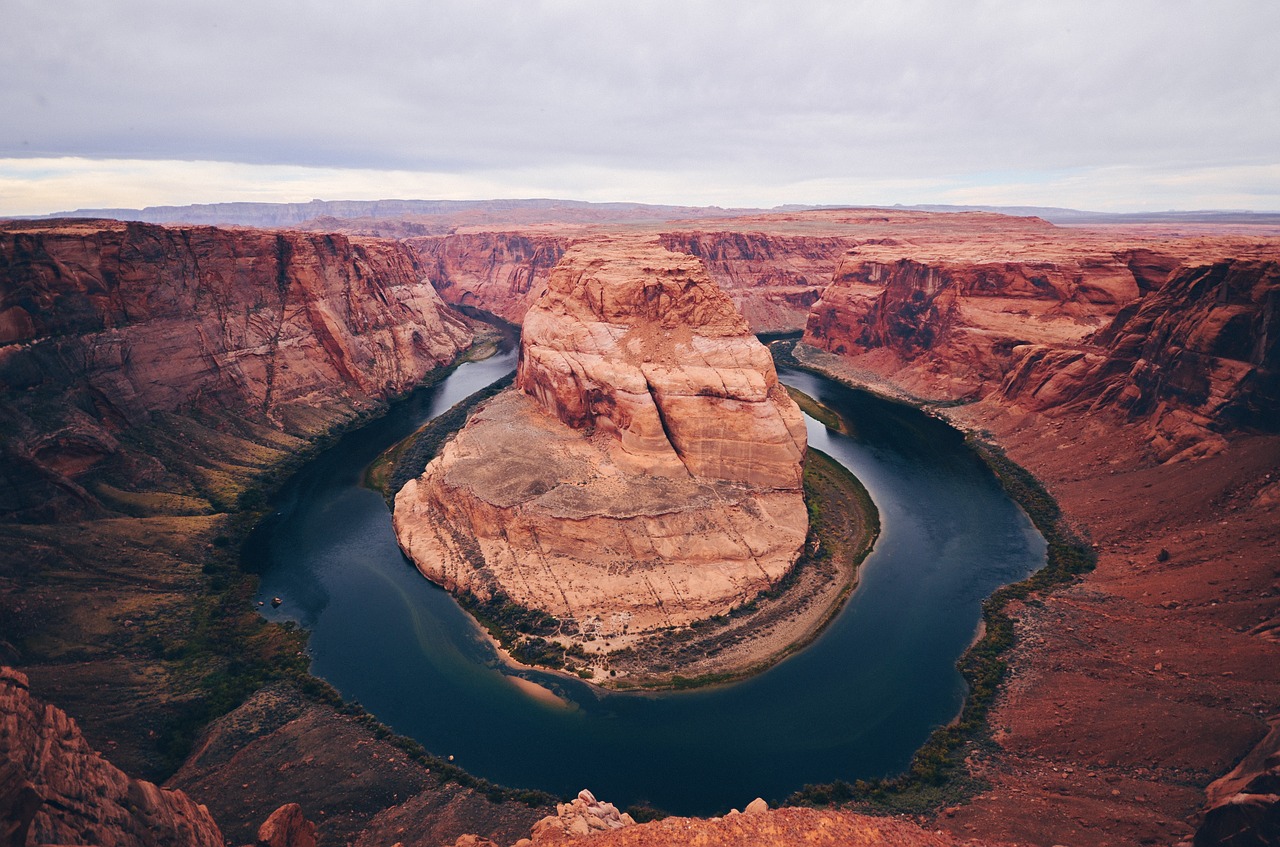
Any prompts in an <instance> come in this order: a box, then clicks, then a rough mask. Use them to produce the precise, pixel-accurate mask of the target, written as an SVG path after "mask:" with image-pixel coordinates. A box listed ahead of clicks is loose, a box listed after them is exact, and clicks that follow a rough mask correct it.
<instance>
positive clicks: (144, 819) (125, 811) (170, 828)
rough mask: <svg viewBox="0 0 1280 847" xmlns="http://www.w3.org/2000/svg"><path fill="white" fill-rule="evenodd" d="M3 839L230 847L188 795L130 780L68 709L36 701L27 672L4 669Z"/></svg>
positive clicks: (0, 745) (0, 740)
mask: <svg viewBox="0 0 1280 847" xmlns="http://www.w3.org/2000/svg"><path fill="white" fill-rule="evenodd" d="M0 834H2V835H4V836H6V838H5V839H4V843H5V844H6V845H8V844H13V845H25V844H28V843H31V844H112V845H118V847H146V845H162V844H184V845H192V847H222V845H223V843H224V842H223V840H222V833H221V832H219V831H218V826H217V824H215V823H214V821H213V818H212V817H211V816H210V815H209V810H208V809H206V808H205V807H204V806H201V805H197V804H196V803H195V802H193V801H192V800H191V799H190V798H189V797H188V796H187V795H186V794H184V793H182V792H181V791H168V790H165V789H162V788H158V787H157V786H155V785H153V784H152V783H150V782H146V781H143V780H137V779H131V778H129V777H128V776H126V775H125V774H124V773H122V772H121V771H119V770H118V769H116V768H115V767H114V766H112V765H111V763H109V762H107V761H106V760H105V759H103V758H102V757H101V756H99V755H98V753H97V752H95V751H94V750H93V749H92V748H91V747H90V746H89V744H88V743H87V742H86V741H85V739H84V737H83V736H82V735H81V734H80V729H79V727H77V726H76V722H75V721H73V720H71V718H69V717H67V715H66V713H65V712H63V711H62V710H61V709H59V708H57V707H55V706H49V705H45V704H43V703H40V702H38V701H36V700H34V699H32V697H31V693H30V690H29V686H28V682H27V678H26V677H25V676H24V675H23V674H21V673H19V672H17V671H15V670H13V669H11V668H4V667H0Z"/></svg>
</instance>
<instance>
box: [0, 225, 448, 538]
mask: <svg viewBox="0 0 1280 847" xmlns="http://www.w3.org/2000/svg"><path fill="white" fill-rule="evenodd" d="M426 276H427V274H426V270H425V268H423V267H422V266H421V265H420V264H419V263H418V261H417V259H416V256H415V254H414V253H413V252H412V251H410V250H408V249H407V248H405V247H403V246H401V245H398V244H395V243H392V242H385V241H377V240H373V239H361V238H347V237H345V236H341V235H312V234H304V233H296V232H281V233H273V232H261V231H253V230H224V229H215V228H211V227H186V228H171V227H162V226H155V225H151V224H127V223H121V222H117V221H76V222H69V221H61V222H58V221H55V222H40V223H34V222H33V223H24V222H11V223H6V224H4V225H2V226H0V391H3V400H4V402H3V404H0V424H3V426H4V428H5V430H6V432H7V434H8V437H7V438H6V439H5V442H4V444H3V445H0V450H3V452H4V463H3V469H2V470H0V514H4V513H15V512H16V513H22V512H24V511H26V510H28V509H32V508H36V509H39V508H43V507H44V505H45V504H47V503H48V502H50V501H51V500H52V499H56V498H58V497H59V495H60V494H65V493H66V492H75V495H76V496H78V497H79V498H80V499H82V500H84V499H88V495H87V494H85V492H84V491H83V478H84V476H85V474H87V473H90V472H91V471H93V469H94V468H95V467H97V466H100V465H103V464H104V463H106V462H108V461H111V460H117V461H118V460H119V454H120V453H121V450H122V446H121V435H122V433H123V432H125V431H126V430H128V429H130V428H131V427H138V426H145V425H147V424H149V423H150V422H151V421H152V419H153V418H154V417H155V416H157V415H160V414H166V413H172V412H175V411H178V410H183V409H190V408H195V407H201V408H205V409H209V410H214V411H216V412H218V413H230V414H234V415H240V416H243V417H247V418H250V419H253V420H255V421H257V422H259V423H261V424H264V425H266V426H267V427H269V428H271V429H275V430H283V431H285V432H289V433H293V434H298V435H308V434H314V433H316V432H317V431H320V430H323V429H324V428H326V427H327V426H331V425H333V424H334V423H336V422H337V421H338V420H341V419H343V418H346V417H350V416H351V415H352V413H353V412H354V411H356V410H358V409H361V408H368V407H370V406H371V405H372V404H373V403H374V402H376V401H378V400H381V399H383V398H386V397H388V396H391V395H394V394H398V393H401V392H403V391H405V390H407V389H408V388H410V387H411V386H413V385H414V384H416V383H417V382H419V381H420V380H421V379H422V378H423V376H424V375H426V374H427V373H428V372H429V371H430V370H432V369H433V368H435V367H437V366H438V365H440V364H441V363H443V362H447V361H449V360H450V359H452V358H453V357H454V355H455V354H456V353H457V352H458V350H459V349H461V348H462V347H464V346H466V345H467V344H468V343H469V342H470V338H471V334H470V330H469V329H468V328H467V326H466V325H465V324H464V323H463V322H462V321H461V319H460V318H459V317H458V316H457V315H456V314H454V313H452V312H451V311H450V310H449V309H448V307H447V306H445V304H444V303H443V302H442V301H441V300H440V298H439V296H438V295H437V294H436V293H435V290H434V289H433V288H432V287H431V285H430V283H428V282H427V281H426ZM137 461H147V460H146V459H145V458H143V459H138V460H137ZM133 476H135V477H136V476H137V474H134V475H133Z"/></svg>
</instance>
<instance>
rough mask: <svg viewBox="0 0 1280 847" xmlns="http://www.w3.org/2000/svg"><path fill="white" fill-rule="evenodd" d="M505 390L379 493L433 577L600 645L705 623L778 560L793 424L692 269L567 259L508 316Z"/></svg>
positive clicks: (793, 515)
mask: <svg viewBox="0 0 1280 847" xmlns="http://www.w3.org/2000/svg"><path fill="white" fill-rule="evenodd" d="M517 386H518V388H517V389H515V390H513V391H511V392H508V393H505V394H503V395H501V396H499V397H498V398H496V399H495V400H493V401H491V402H490V403H489V404H487V405H486V406H484V407H482V408H481V409H479V410H478V411H477V412H476V413H475V414H474V415H473V416H472V418H471V420H470V421H469V422H468V424H467V426H466V427H465V428H464V429H463V430H462V431H461V432H460V433H459V434H458V435H457V436H456V438H455V439H454V440H453V441H452V442H450V443H449V444H448V445H447V446H446V447H445V449H444V450H443V451H442V452H441V454H440V455H439V456H438V457H437V458H436V459H435V460H433V461H432V462H431V463H430V464H429V465H428V466H427V468H426V470H425V472H424V474H423V475H422V476H421V477H420V478H418V479H416V480H412V481H410V482H409V483H408V484H407V485H406V486H405V487H404V488H403V489H402V490H401V491H400V493H399V494H398V495H397V496H396V507H395V526H396V533H397V536H398V537H399V539H400V543H401V546H402V547H404V549H405V550H406V552H407V553H408V555H409V556H410V558H411V559H413V560H414V562H415V563H416V564H417V565H418V568H419V569H420V570H421V571H422V572H423V573H424V574H425V575H426V576H428V577H429V578H430V579H432V580H433V581H435V582H438V583H440V584H442V585H445V586H446V587H448V588H450V589H452V590H458V591H463V592H467V593H471V594H475V595H477V596H479V597H481V598H488V597H492V596H495V595H497V594H499V593H500V594H503V595H505V596H507V597H510V598H511V599H513V600H515V601H516V602H517V603H519V604H521V605H525V606H530V607H533V608H538V609H543V610H546V611H548V612H550V613H551V614H553V615H555V616H556V617H558V618H560V619H561V620H562V621H566V620H569V621H572V622H573V623H574V627H573V629H574V630H578V631H581V632H583V633H591V634H595V633H599V634H602V635H607V636H613V637H615V643H616V642H617V637H621V636H622V635H623V634H624V633H628V634H629V635H630V636H631V637H634V636H637V635H640V634H642V633H644V632H648V631H651V630H654V629H657V628H660V627H665V626H670V625H680V624H687V623H689V622H691V621H693V620H697V619H701V618H706V617H710V616H712V615H715V614H720V613H723V612H725V611H727V610H728V609H729V608H730V607H732V606H734V605H737V604H739V603H742V602H745V601H747V600H749V599H751V598H752V597H754V596H755V595H756V593H758V592H759V591H760V590H762V589H763V588H766V587H768V586H769V585H771V584H772V583H774V582H776V581H777V580H778V579H780V578H781V577H782V576H783V575H784V574H785V573H786V572H787V571H788V570H789V569H790V567H791V566H792V564H793V563H794V562H795V560H796V557H797V555H798V554H799V550H800V547H801V545H802V544H803V541H804V538H805V532H806V528H807V523H808V521H807V515H806V512H805V506H804V499H803V495H802V492H801V484H800V473H801V463H802V460H803V457H804V452H805V441H806V436H805V429H804V424H803V421H802V418H801V415H800V413H799V410H798V409H797V408H796V406H795V404H794V403H793V402H792V401H791V400H790V398H789V397H787V395H786V392H785V391H784V390H783V389H782V387H781V386H780V385H779V383H778V381H777V376H776V373H775V372H774V369H773V364H772V361H771V359H770V357H769V353H768V351H767V350H765V348H764V347H763V346H762V345H760V343H759V342H758V341H756V340H755V338H754V337H753V336H752V335H751V333H750V330H749V328H748V326H747V324H746V322H745V321H744V320H743V319H742V317H741V316H740V315H738V314H737V312H736V311H735V310H734V309H733V306H732V303H731V302H730V301H729V299H728V298H727V297H726V296H725V295H724V294H723V293H722V292H720V291H719V289H717V288H716V287H715V285H714V284H713V283H712V282H711V280H710V279H709V278H708V276H707V273H706V271H705V270H704V269H703V268H702V266H701V264H700V263H699V262H698V261H697V260H696V259H694V258H692V257H689V256H683V255H680V254H674V253H670V252H668V251H666V250H663V249H662V248H661V247H660V246H658V245H656V244H654V243H652V242H648V241H643V240H630V241H628V240H624V239H613V240H609V241H599V242H584V243H581V244H578V245H575V246H574V247H573V248H572V249H570V250H569V251H568V252H567V253H566V254H565V256H564V258H563V259H562V260H561V261H560V263H559V264H558V265H557V266H556V268H555V270H554V271H553V272H552V274H551V278H550V281H549V286H548V288H547V290H546V292H545V293H544V294H543V295H542V297H541V298H540V299H539V300H538V301H537V303H536V305H535V306H534V307H533V308H532V309H531V310H530V311H529V313H528V315H527V316H526V318H525V331H524V337H523V340H522V349H521V361H520V368H519V372H518V376H517ZM570 634H571V635H572V634H573V632H572V631H570Z"/></svg>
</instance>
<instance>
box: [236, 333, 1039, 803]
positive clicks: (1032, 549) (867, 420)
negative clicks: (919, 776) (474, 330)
mask: <svg viewBox="0 0 1280 847" xmlns="http://www.w3.org/2000/svg"><path fill="white" fill-rule="evenodd" d="M514 367H515V353H514V351H512V350H507V351H506V352H502V353H499V354H498V355H497V356H494V357H492V358H490V359H487V360H484V361H481V362H473V363H467V364H463V365H461V366H460V367H458V368H457V369H456V370H455V371H454V372H453V373H452V374H451V375H450V376H449V377H448V378H447V379H445V380H443V381H442V382H441V383H440V384H438V385H436V386H434V387H431V388H426V389H421V390H419V391H418V392H417V393H415V394H414V395H412V396H411V397H410V398H408V399H406V400H405V401H403V402H401V403H398V404H397V405H395V406H394V407H393V408H392V409H391V411H390V412H389V413H388V414H387V415H386V416H384V417H382V418H380V419H378V420H376V421H374V422H372V423H370V424H368V425H366V426H364V427H362V428H361V429H359V430H356V431H353V432H351V433H348V434H347V435H345V436H344V437H343V438H342V439H341V440H340V441H339V442H338V443H337V444H336V445H335V446H333V447H332V448H331V449H329V450H327V451H325V452H324V453H322V454H320V455H319V456H318V457H317V458H316V459H315V460H314V461H312V462H311V463H309V464H308V465H307V466H306V467H305V468H303V469H302V471H300V472H299V473H298V474H297V475H296V476H295V477H294V478H293V479H292V480H290V481H289V482H288V483H287V484H286V485H285V486H284V488H283V489H282V490H281V492H280V494H279V495H278V497H277V498H276V499H275V501H274V502H273V505H274V509H275V512H274V514H273V515H272V516H271V517H270V518H269V519H268V520H267V521H265V522H264V523H263V524H262V525H260V526H259V528H258V529H257V530H256V531H255V533H254V534H253V536H252V537H251V538H250V541H249V543H248V544H247V545H246V548H245V564H246V566H247V567H249V568H251V569H253V570H254V571H256V572H258V573H260V574H261V575H262V587H261V595H260V597H261V598H270V597H274V596H279V597H281V598H282V599H283V604H282V605H281V606H280V608H278V609H272V608H271V607H270V605H268V606H267V607H265V609H264V614H265V615H266V616H267V617H269V618H270V619H272V620H281V621H283V620H292V621H296V622H297V623H298V624H300V625H301V626H304V627H306V628H307V629H308V630H310V632H311V637H310V644H309V650H310V655H311V670H312V673H314V674H315V675H317V676H319V677H322V678H323V679H325V680H328V681H329V682H330V683H331V684H332V685H334V686H335V687H336V688H337V689H338V690H339V691H341V692H342V694H343V696H344V697H346V698H348V699H350V700H355V701H358V702H359V703H360V704H361V705H363V706H364V707H365V708H366V709H367V710H368V711H370V712H371V713H372V714H374V715H376V716H377V717H378V719H379V720H381V721H382V722H383V723H385V724H387V725H388V726H390V727H392V728H393V729H395V730H396V731H397V732H400V733H402V734H404V735H408V736H411V737H413V738H415V739H417V740H418V741H419V742H421V743H422V745H423V746H424V747H426V748H427V749H428V750H430V751H432V752H433V753H436V754H438V755H441V756H454V757H455V763H456V764H458V765H461V766H462V767H463V768H465V769H466V770H468V771H470V772H471V773H473V774H475V775H477V776H481V777H485V778H487V779H489V780H492V781H494V782H498V783H502V784H505V785H510V786H515V787H524V788H542V789H545V790H548V791H551V792H554V793H557V794H573V793H576V792H577V791H578V790H579V789H581V788H590V789H591V790H592V791H593V792H594V793H595V794H596V796H598V797H600V798H602V799H605V800H608V801H611V802H613V803H615V804H617V805H618V806H619V807H625V806H626V805H628V804H631V803H637V802H648V803H651V804H653V805H655V806H658V807H660V808H663V809H666V810H667V811H670V812H673V813H677V814H700V815H714V814H723V813H724V812H726V811H728V809H729V808H731V807H737V808H739V809H741V808H742V807H743V806H744V805H745V804H746V803H747V802H749V801H750V800H751V799H752V798H753V797H756V796H762V797H765V798H767V799H771V800H774V799H780V798H782V797H785V796H786V795H787V794H789V793H790V792H792V791H794V790H796V789H798V788H800V787H801V786H803V785H804V784H806V783H820V782H830V781H832V780H835V779H845V780H849V781H852V780H855V779H861V778H871V777H876V776H881V775H885V774H892V773H896V772H898V771H901V770H902V769H903V768H905V767H906V765H907V764H908V763H909V762H910V759H911V756H912V754H913V752H914V751H915V750H916V749H917V748H918V747H919V746H920V745H921V744H922V743H923V742H924V740H925V739H926V738H927V737H928V735H929V733H930V731H931V730H932V729H933V728H934V727H936V726H939V725H940V724H944V723H946V722H948V721H949V720H951V719H952V718H953V717H955V716H956V715H957V714H958V712H959V711H960V708H961V705H962V702H963V698H964V694H965V685H964V681H963V679H962V678H961V677H960V674H959V672H958V671H957V670H956V669H955V662H956V659H957V658H958V657H959V656H960V654H961V653H962V652H964V650H965V648H966V647H967V646H968V644H969V643H970V641H971V640H972V638H973V636H974V633H975V631H976V628H977V625H978V621H979V617H980V612H981V605H982V601H983V600H984V599H985V598H986V597H987V596H989V595H990V594H991V593H992V592H993V591H994V590H995V589H996V588H998V587H1000V586H1002V585H1005V584H1007V583H1010V582H1016V581H1018V580H1020V579H1022V578H1023V577H1025V576H1026V575H1027V574H1029V573H1030V572H1031V571H1033V570H1034V569H1036V568H1038V567H1040V566H1041V565H1042V564H1043V563H1044V555H1045V544H1044V540H1043V539H1042V538H1041V537H1040V535H1039V534H1038V533H1037V532H1036V531H1035V529H1034V528H1033V527H1032V525H1031V522H1030V521H1029V520H1028V519H1027V517H1026V516H1025V515H1024V514H1023V513H1022V511H1021V510H1020V509H1019V508H1018V507H1017V506H1016V505H1015V504H1014V503H1013V502H1012V501H1011V500H1009V498H1008V497H1007V496H1006V495H1005V494H1004V492H1003V491H1002V490H1001V489H1000V486H999V485H998V484H997V482H996V480H995V479H994V477H993V476H992V474H991V473H990V471H988V470H987V468H986V467H985V466H984V465H983V464H982V463H981V462H980V461H979V460H978V459H977V457H976V456H974V455H973V453H972V452H971V451H970V450H969V449H968V448H967V447H966V446H965V444H964V440H963V438H962V437H961V435H960V434H959V433H957V432H956V431H955V430H953V429H951V428H949V427H948V426H946V425H945V424H943V423H942V422H940V421H938V420H935V419H933V418H931V417H929V416H927V415H925V414H923V413H921V412H919V411H917V410H915V409H911V408H908V407H905V406H901V405H897V404H893V403H889V402H885V401H883V400H880V399H878V398H876V397H873V396H871V395H869V394H867V393H865V392H860V391H854V390H851V389H848V388H846V387H844V386H841V385H839V384H837V383H835V382H833V381H831V380H827V379H824V378H822V377H819V376H815V375H812V374H809V373H806V372H802V371H793V370H787V369H782V370H781V371H780V376H781V378H782V380H783V381H784V382H785V383H786V384H788V385H791V386H793V387H795V388H798V389H799V390H801V391H803V392H805V393H806V394H808V395H810V396H811V397H814V398H816V399H817V400H819V401H820V402H822V403H823V404H825V405H827V406H828V407H830V408H831V409H833V410H835V411H836V412H838V413H839V414H840V415H841V417H842V418H843V419H844V421H845V423H846V428H847V431H848V432H849V433H850V434H848V435H843V434H840V433H836V432H832V431H829V430H827V429H826V428H825V427H824V426H822V425H821V424H819V423H817V422H816V421H814V420H812V419H808V418H807V419H806V420H807V423H808V428H809V443H810V445H811V446H813V447H815V448H817V449H819V450H822V451H823V452H825V453H827V454H828V455H831V456H833V457H835V458H836V459H837V460H838V461H840V462H841V463H842V464H844V465H845V466H846V467H848V468H849V469H850V470H852V471H853V473H854V474H856V475H857V476H858V478H859V479H861V480H862V482H863V484H864V485H866V487H867V489H868V491H870V493H871V496H872V498H873V499H874V501H875V503H876V505H877V507H878V508H879V510H880V521H881V526H882V532H881V535H880V538H879V540H878V541H877V543H876V546H875V550H874V551H873V552H872V553H871V555H870V556H869V557H868V558H867V560H866V561H865V562H864V563H863V565H862V578H861V583H860V585H859V587H858V589H857V591H856V592H854V594H853V595H852V596H851V597H850V599H849V602H848V603H847V604H846V606H845V607H844V609H843V611H842V612H841V613H840V614H839V615H838V617H837V618H836V619H835V620H834V621H833V622H832V623H831V624H830V626H829V627H828V628H827V629H826V630H825V632H824V633H823V634H822V635H821V637H819V638H818V639H817V640H816V641H815V642H814V643H813V644H811V645H810V646H808V647H807V648H805V649H804V650H802V651H800V652H799V653H797V654H796V655H794V656H792V657H791V658H789V659H787V660H786V661H783V662H782V663H780V664H778V665H776V666H775V667H773V668H772V669H770V670H768V671H766V672H765V673H762V674H759V675H757V676H755V677H753V678H751V679H747V680H745V681H742V682H738V683H734V684H732V685H726V686H720V687H715V688H709V689H702V690H695V691H682V692H670V693H661V694H654V693H647V694H645V693H608V692H602V691H600V690H599V689H596V688H593V687H591V686H588V685H586V684H585V683H580V682H578V681H576V680H572V679H565V678H562V677H559V676H555V675H550V674H539V673H525V674H524V675H525V676H527V677H528V678H530V679H532V680H534V681H537V682H540V683H542V684H544V685H545V686H548V687H550V688H552V689H553V690H555V691H556V692H557V693H558V694H559V696H560V700H559V701H556V700H554V699H553V698H546V697H543V698H538V697H535V696H531V695H530V693H529V691H528V689H529V687H528V686H524V687H521V686H520V685H518V684H516V683H513V682H512V680H511V678H510V677H509V676H508V674H509V673H510V670H509V669H504V668H503V667H502V665H500V663H499V662H498V660H497V658H496V656H495V654H494V651H493V650H492V648H491V647H490V646H489V643H488V641H487V640H486V639H485V638H484V637H483V635H482V634H481V633H480V631H479V630H478V629H477V627H476V625H475V623H474V622H473V621H472V620H471V618H470V617H468V616H467V614H466V613H465V612H463V611H462V610H461V609H460V608H459V607H458V606H457V604H456V603H454V601H453V599H452V598H451V597H450V596H449V595H448V594H447V593H445V592H444V591H442V590H441V589H439V588H437V587H435V586H434V585H432V584H431V583H429V582H427V581H426V580H425V579H424V578H422V577H421V576H420V575H419V574H418V572H417V571H416V570H415V569H414V568H413V567H412V566H411V565H410V564H409V563H408V561H407V560H406V559H405V558H404V556H403V555H402V554H401V552H400V549H399V548H398V547H397V545H396V540H395V536H394V534H393V533H392V530H391V515H390V513H389V512H388V510H387V507H386V505H385V503H384V502H383V500H382V497H381V495H379V494H377V493H375V492H373V491H371V490H368V489H366V488H363V487H362V486H361V479H362V476H363V472H364V469H365V468H366V467H367V466H368V464H369V463H370V462H371V461H372V460H373V459H374V458H375V457H376V456H377V455H378V454H379V453H380V452H382V450H384V449H385V448H386V447H387V446H389V445H390V444H392V443H394V442H396V441H398V440H399V439H400V438H403V437H404V436H405V435H407V434H408V433H410V432H412V431H413V430H414V429H416V428H417V427H418V426H420V425H421V424H422V423H424V422H425V421H427V420H429V419H430V418H432V417H434V416H436V415H438V414H440V413H441V412H443V411H445V410H446V409H448V408H449V407H450V406H452V405H453V404H454V403H456V402H457V401H459V400H461V399H463V398H464V397H466V396H468V395H469V394H471V393H473V392H475V391H477V390H479V389H481V388H483V387H484V386H486V385H488V384H489V383H491V382H492V381H493V380H495V379H498V378H499V377H501V376H503V375H504V374H506V373H509V372H510V371H511V370H512V369H513V368H514ZM504 671H505V672H504ZM534 691H535V692H536V691H537V689H534Z"/></svg>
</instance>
